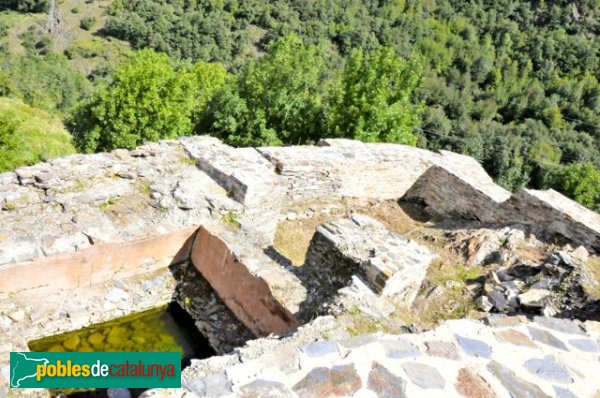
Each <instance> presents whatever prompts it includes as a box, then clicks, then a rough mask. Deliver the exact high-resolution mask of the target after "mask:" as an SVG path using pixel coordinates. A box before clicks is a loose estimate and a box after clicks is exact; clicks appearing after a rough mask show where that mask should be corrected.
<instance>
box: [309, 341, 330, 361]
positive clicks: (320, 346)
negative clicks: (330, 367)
mask: <svg viewBox="0 0 600 398" xmlns="http://www.w3.org/2000/svg"><path fill="white" fill-rule="evenodd" d="M302 352H304V353H305V354H306V355H308V356H309V357H311V358H319V357H325V356H330V355H336V356H337V355H339V349H338V345H337V343H336V342H334V341H317V342H314V343H310V344H308V345H306V346H304V347H302Z"/></svg>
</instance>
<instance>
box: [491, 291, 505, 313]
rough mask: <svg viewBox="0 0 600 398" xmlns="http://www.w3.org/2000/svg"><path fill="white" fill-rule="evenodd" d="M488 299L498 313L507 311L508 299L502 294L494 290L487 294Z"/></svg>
mask: <svg viewBox="0 0 600 398" xmlns="http://www.w3.org/2000/svg"><path fill="white" fill-rule="evenodd" d="M487 298H488V299H489V300H490V303H492V305H493V306H494V307H495V308H496V309H497V310H498V311H504V309H506V297H504V295H503V294H502V293H500V292H497V291H496V290H492V291H491V292H489V293H488V294H487Z"/></svg>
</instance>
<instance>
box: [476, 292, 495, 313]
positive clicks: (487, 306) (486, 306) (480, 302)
mask: <svg viewBox="0 0 600 398" xmlns="http://www.w3.org/2000/svg"><path fill="white" fill-rule="evenodd" d="M475 304H477V308H479V309H480V310H481V311H484V312H490V311H491V310H492V308H494V305H493V304H492V303H491V302H490V300H489V299H488V298H487V297H486V296H479V298H478V299H477V300H476V301H475Z"/></svg>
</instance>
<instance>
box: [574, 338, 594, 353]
mask: <svg viewBox="0 0 600 398" xmlns="http://www.w3.org/2000/svg"><path fill="white" fill-rule="evenodd" d="M569 344H571V345H572V346H573V347H575V348H577V349H578V350H581V351H584V352H593V353H596V352H600V344H598V343H597V342H595V341H594V340H591V339H572V340H569Z"/></svg>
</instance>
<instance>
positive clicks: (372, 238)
mask: <svg viewBox="0 0 600 398" xmlns="http://www.w3.org/2000/svg"><path fill="white" fill-rule="evenodd" d="M432 258H433V255H432V254H431V252H430V251H429V250H428V249H426V248H424V247H422V246H420V245H418V244H416V243H414V242H410V241H408V240H406V239H405V238H403V237H401V236H400V235H398V234H395V233H393V232H389V231H387V230H386V229H385V227H384V226H383V224H381V223H380V222H378V221H376V220H374V219H372V218H370V217H367V216H364V215H361V214H353V215H352V216H351V217H350V219H340V220H336V221H332V222H330V223H327V224H324V225H321V226H319V227H318V228H317V231H316V233H315V235H314V237H313V239H312V242H311V245H310V247H309V252H308V253H307V259H308V261H307V263H306V265H305V267H308V268H309V269H313V272H312V275H313V279H314V280H319V279H321V286H319V288H318V289H317V290H323V289H327V288H330V289H335V290H337V289H340V288H341V287H343V286H346V285H347V284H348V280H349V279H350V277H351V276H352V275H354V274H359V275H360V276H361V277H362V278H363V279H365V281H366V282H367V283H368V284H369V286H371V288H372V289H373V290H374V291H375V292H377V293H380V294H383V295H384V296H393V297H394V299H395V301H396V302H398V303H403V304H404V305H405V306H407V307H410V305H411V304H412V302H413V300H414V299H415V296H416V295H417V292H418V291H419V288H420V287H421V282H422V281H423V279H424V278H425V274H426V273H427V268H428V267H429V263H430V262H431V260H432ZM323 267H332V269H324V268H323ZM332 276H336V277H337V278H339V280H337V281H334V280H332V278H333V277H332ZM327 285H329V286H327Z"/></svg>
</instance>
